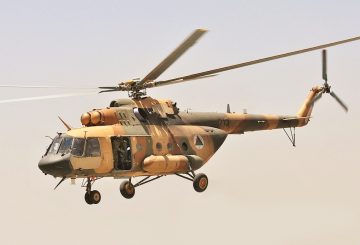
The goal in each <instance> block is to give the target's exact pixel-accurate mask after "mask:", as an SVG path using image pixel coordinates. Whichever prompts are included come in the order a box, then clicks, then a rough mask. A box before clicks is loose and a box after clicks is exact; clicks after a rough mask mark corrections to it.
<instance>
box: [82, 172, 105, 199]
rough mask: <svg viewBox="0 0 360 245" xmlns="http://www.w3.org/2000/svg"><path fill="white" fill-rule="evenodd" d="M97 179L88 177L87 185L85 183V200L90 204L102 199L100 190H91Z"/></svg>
mask: <svg viewBox="0 0 360 245" xmlns="http://www.w3.org/2000/svg"><path fill="white" fill-rule="evenodd" d="M95 180H96V179H93V180H92V179H91V178H87V181H86V186H85V185H83V186H84V187H86V192H85V196H84V198H85V202H86V203H87V204H89V205H91V204H98V203H99V202H100V201H101V194H100V192H98V191H97V190H93V191H92V190H91V186H92V184H94V182H95Z"/></svg>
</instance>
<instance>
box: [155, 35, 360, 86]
mask: <svg viewBox="0 0 360 245" xmlns="http://www.w3.org/2000/svg"><path fill="white" fill-rule="evenodd" d="M357 40H360V36H358V37H353V38H349V39H345V40H341V41H337V42H332V43H327V44H323V45H318V46H315V47H311V48H306V49H300V50H296V51H292V52H288V53H284V54H278V55H274V56H269V57H266V58H261V59H257V60H252V61H248V62H244V63H240V64H236V65H230V66H225V67H221V68H217V69H213V70H208V71H203V72H199V73H194V74H191V75H187V76H182V77H177V78H173V79H169V80H165V81H162V82H163V83H165V82H172V81H176V80H181V79H183V80H184V81H185V80H186V81H187V80H192V79H195V78H198V77H203V76H208V75H212V74H216V73H220V72H224V71H229V70H233V69H237V68H240V67H244V66H250V65H255V64H259V63H263V62H267V61H271V60H276V59H281V58H285V57H289V56H293V55H298V54H302V53H307V52H311V51H314V50H318V49H324V48H328V47H332V46H336V45H340V44H344V43H348V42H353V41H357Z"/></svg>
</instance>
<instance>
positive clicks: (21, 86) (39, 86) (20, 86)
mask: <svg viewBox="0 0 360 245" xmlns="http://www.w3.org/2000/svg"><path fill="white" fill-rule="evenodd" d="M0 88H60V89H82V90H85V89H98V88H80V87H64V86H43V85H12V84H4V85H1V84H0Z"/></svg>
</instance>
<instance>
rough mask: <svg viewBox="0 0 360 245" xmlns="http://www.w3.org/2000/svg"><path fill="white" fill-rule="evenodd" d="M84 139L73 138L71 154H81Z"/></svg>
mask: <svg viewBox="0 0 360 245" xmlns="http://www.w3.org/2000/svg"><path fill="white" fill-rule="evenodd" d="M84 146H85V139H83V138H75V139H74V144H73V148H72V150H71V154H72V155H74V156H78V157H80V156H82V155H83V153H84Z"/></svg>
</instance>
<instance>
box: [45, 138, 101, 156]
mask: <svg viewBox="0 0 360 245" xmlns="http://www.w3.org/2000/svg"><path fill="white" fill-rule="evenodd" d="M69 153H71V154H72V155H74V156H78V157H99V156H100V155H101V152H100V144H99V140H98V138H86V139H84V138H73V137H70V136H68V135H58V136H56V137H55V138H54V140H53V142H52V143H51V145H50V147H49V148H48V151H47V153H46V155H47V154H61V155H65V154H69Z"/></svg>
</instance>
